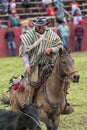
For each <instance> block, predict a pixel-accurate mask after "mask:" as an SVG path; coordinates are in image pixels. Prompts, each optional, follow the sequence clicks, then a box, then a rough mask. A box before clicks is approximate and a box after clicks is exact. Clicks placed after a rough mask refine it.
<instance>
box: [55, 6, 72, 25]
mask: <svg viewBox="0 0 87 130" xmlns="http://www.w3.org/2000/svg"><path fill="white" fill-rule="evenodd" d="M65 15H67V16H68V17H70V18H71V15H70V14H69V13H68V11H66V10H65V9H64V6H63V5H61V6H60V7H59V9H58V10H57V22H58V23H62V22H63V21H66V17H65Z"/></svg>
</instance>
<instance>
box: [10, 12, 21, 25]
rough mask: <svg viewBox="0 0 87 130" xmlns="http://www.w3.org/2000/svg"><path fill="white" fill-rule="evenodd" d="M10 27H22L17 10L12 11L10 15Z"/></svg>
mask: <svg viewBox="0 0 87 130" xmlns="http://www.w3.org/2000/svg"><path fill="white" fill-rule="evenodd" d="M9 20H10V25H11V26H20V19H19V16H18V14H17V12H16V10H12V11H11V14H10V15H9Z"/></svg>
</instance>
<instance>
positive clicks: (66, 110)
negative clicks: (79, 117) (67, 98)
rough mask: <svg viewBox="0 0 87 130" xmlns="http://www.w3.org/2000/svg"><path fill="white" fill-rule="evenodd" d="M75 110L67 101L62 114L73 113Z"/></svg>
mask: <svg viewBox="0 0 87 130" xmlns="http://www.w3.org/2000/svg"><path fill="white" fill-rule="evenodd" d="M73 112H74V109H73V107H72V106H71V105H70V104H69V103H67V104H66V105H65V108H64V110H63V112H62V115H64V114H71V113H73Z"/></svg>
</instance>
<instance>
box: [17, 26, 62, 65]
mask: <svg viewBox="0 0 87 130" xmlns="http://www.w3.org/2000/svg"><path fill="white" fill-rule="evenodd" d="M20 37H21V45H20V48H19V55H20V56H22V54H23V53H24V48H25V46H30V45H32V44H34V43H35V42H36V41H37V40H38V39H39V38H40V37H41V35H39V34H38V33H37V32H36V31H35V28H33V29H32V30H28V31H26V33H24V34H22V35H21V36H20ZM62 46H63V43H62V41H61V40H60V37H59V36H58V35H57V34H56V33H55V32H53V31H52V30H50V29H47V30H46V31H45V33H44V38H43V40H41V42H40V44H39V45H38V46H36V47H35V48H33V49H32V50H31V51H29V52H28V55H29V61H30V65H32V63H33V61H35V59H36V58H37V56H38V55H39V54H40V53H41V52H43V51H44V49H46V48H50V47H58V48H60V47H62ZM46 62H47V57H46V56H43V58H41V60H40V64H45V63H46Z"/></svg>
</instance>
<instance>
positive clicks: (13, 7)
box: [10, 0, 16, 11]
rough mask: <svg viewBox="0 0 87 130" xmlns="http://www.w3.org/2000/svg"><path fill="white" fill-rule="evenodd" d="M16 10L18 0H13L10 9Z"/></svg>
mask: <svg viewBox="0 0 87 130" xmlns="http://www.w3.org/2000/svg"><path fill="white" fill-rule="evenodd" d="M12 10H16V2H15V0H11V2H10V11H12Z"/></svg>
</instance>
